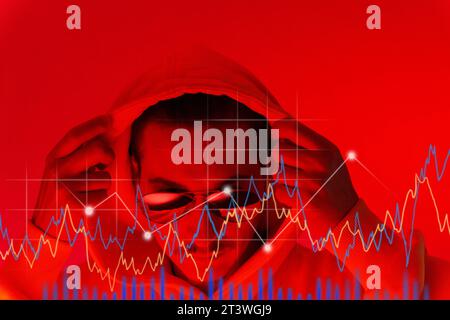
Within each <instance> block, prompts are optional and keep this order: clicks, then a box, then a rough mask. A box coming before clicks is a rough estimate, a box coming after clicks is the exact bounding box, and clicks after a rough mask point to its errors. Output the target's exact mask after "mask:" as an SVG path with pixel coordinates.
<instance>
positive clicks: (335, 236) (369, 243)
mask: <svg viewBox="0 0 450 320" xmlns="http://www.w3.org/2000/svg"><path fill="white" fill-rule="evenodd" d="M449 157H450V150H448V151H447V154H446V156H445V158H444V160H443V161H442V162H441V163H439V161H438V157H437V152H436V147H435V146H430V147H429V149H428V154H427V157H426V160H425V162H424V165H423V167H422V168H421V169H420V171H419V174H416V175H415V182H414V187H412V188H411V189H409V190H408V191H407V193H406V195H405V198H404V200H403V202H401V203H397V204H396V207H395V208H396V209H395V212H393V213H391V212H390V211H389V210H387V211H386V213H385V216H384V219H383V220H382V222H380V223H379V224H378V225H377V226H376V228H375V229H374V230H372V231H371V232H370V233H369V234H365V233H364V232H363V231H362V227H361V224H360V218H359V214H358V213H356V215H355V218H354V221H349V220H347V221H345V223H344V224H343V225H342V227H341V228H340V229H339V230H331V228H330V229H329V230H328V232H327V233H326V234H325V235H323V236H322V237H319V238H314V237H313V236H312V233H311V231H310V227H309V226H308V221H307V216H306V213H305V212H306V211H305V208H306V207H307V205H308V204H309V203H310V201H311V200H312V198H313V197H314V196H315V195H316V194H317V193H318V192H320V190H321V189H319V190H318V192H317V193H316V194H314V195H313V196H312V197H311V198H310V199H308V200H307V201H303V199H302V195H301V190H300V188H299V187H298V184H296V185H295V187H293V188H290V187H289V186H288V185H287V184H286V183H285V180H284V179H286V175H285V172H284V164H283V161H281V165H280V170H279V172H278V174H277V176H276V178H275V179H274V181H273V182H271V183H270V184H269V185H268V186H267V189H266V190H264V191H263V192H261V191H260V190H257V188H256V184H255V183H250V187H249V190H248V193H247V196H248V194H249V193H250V191H251V189H253V190H254V191H256V192H257V194H258V197H259V200H260V204H259V205H258V206H257V207H256V208H252V209H251V210H248V209H247V208H246V206H245V202H244V205H243V206H239V205H238V203H237V201H236V200H235V199H233V197H231V200H230V204H229V209H228V214H227V216H226V218H225V219H224V221H223V223H222V225H221V226H220V228H217V229H216V228H215V227H214V225H213V231H214V235H215V239H216V240H215V241H214V242H215V245H214V248H215V249H214V251H213V253H212V255H211V257H210V259H209V263H208V265H207V267H206V268H203V269H202V268H200V267H199V266H198V264H197V262H196V260H195V257H194V255H193V254H192V253H191V252H190V249H191V247H192V246H193V244H194V243H195V241H196V239H198V228H197V230H195V231H196V232H194V234H193V237H192V240H191V241H190V242H185V241H183V240H181V238H180V236H179V234H178V231H177V226H176V220H177V219H179V218H180V217H181V216H182V215H185V214H188V213H189V212H188V211H187V212H184V213H183V214H182V215H178V216H177V217H174V219H173V221H171V222H169V223H166V224H165V225H163V226H160V227H157V226H156V225H154V224H152V222H151V220H150V218H149V215H148V213H147V212H146V210H145V206H143V208H144V216H145V218H146V221H147V226H148V227H147V226H144V225H142V224H141V223H140V222H139V221H138V219H137V216H138V214H139V211H138V208H139V207H140V206H139V202H142V201H143V197H142V193H141V191H140V189H139V188H138V189H137V190H136V195H135V203H134V207H135V208H134V209H130V208H129V207H128V206H127V204H126V203H125V201H124V200H123V199H122V198H121V196H120V194H118V193H113V194H111V195H110V196H108V197H107V198H105V199H104V200H103V201H101V202H99V203H98V204H96V205H95V206H94V207H93V208H98V207H99V206H101V205H102V204H103V203H104V202H105V201H107V200H109V199H116V200H118V201H119V202H120V203H121V204H122V205H123V206H124V207H125V208H126V210H127V211H128V213H129V214H130V215H131V216H132V217H133V221H134V224H133V225H131V226H127V228H126V231H125V233H124V235H123V237H118V236H114V235H112V234H110V235H108V236H106V237H105V236H104V235H103V230H102V223H101V219H100V218H98V219H97V220H96V224H95V228H94V231H93V232H92V231H91V230H89V229H88V228H87V226H86V224H85V221H84V220H83V219H81V220H80V221H78V222H76V221H74V218H73V216H72V214H71V208H70V207H69V206H68V205H66V206H65V207H64V208H61V209H60V214H59V217H58V218H56V217H52V218H51V219H50V222H49V224H48V227H47V228H46V230H44V232H43V233H42V234H41V235H40V237H39V239H38V241H37V244H35V243H33V241H32V240H31V239H30V237H29V235H28V234H25V236H24V237H23V239H22V241H20V242H18V241H16V240H15V239H12V238H11V237H10V235H9V232H8V228H7V227H6V226H5V225H4V224H3V220H2V218H1V216H0V234H1V240H2V241H3V242H5V244H6V245H5V247H6V250H3V251H0V258H1V260H2V261H5V260H6V259H8V258H12V259H14V260H16V261H17V260H19V259H24V260H25V261H26V262H27V264H28V266H29V267H30V268H31V269H32V268H33V266H34V265H35V263H36V262H37V261H38V259H39V257H40V254H41V251H42V250H48V251H49V252H50V254H51V256H52V257H56V256H57V254H58V246H59V243H60V241H62V240H61V239H62V236H63V234H64V235H66V236H67V239H68V243H69V245H71V246H74V245H75V243H76V242H77V240H78V238H81V240H82V241H83V242H84V243H85V250H86V251H85V255H86V262H87V265H88V268H89V270H90V271H91V272H93V273H96V274H98V276H99V277H100V279H102V280H107V281H108V284H109V287H110V289H111V290H113V289H114V287H115V284H116V282H117V277H118V275H119V274H120V270H121V269H123V270H128V271H132V273H134V274H135V275H142V274H143V273H144V272H145V271H146V270H147V269H151V270H153V271H155V270H156V269H157V268H158V267H161V266H162V265H163V262H164V259H165V258H166V257H167V256H173V254H174V252H175V250H178V252H179V253H180V254H179V256H180V259H182V260H183V261H184V260H187V261H188V262H190V263H192V264H193V265H194V267H195V269H196V273H197V277H198V279H199V280H200V281H204V280H206V278H207V275H208V272H209V270H210V269H211V268H212V266H213V262H214V259H215V258H216V257H217V256H218V254H219V252H220V243H221V241H222V240H224V238H225V236H226V228H227V225H228V223H229V221H230V220H232V219H233V220H235V221H236V222H237V224H238V226H241V225H242V223H245V222H248V223H250V225H251V226H252V228H253V229H254V231H256V235H257V236H258V238H259V240H260V241H261V242H262V244H263V249H265V250H266V249H267V245H269V246H272V245H273V244H274V243H275V242H276V241H279V240H280V234H281V233H282V232H284V230H285V229H286V228H287V225H295V226H297V227H298V229H299V230H300V231H301V232H305V234H306V235H307V239H308V240H309V243H310V245H311V249H312V250H313V252H319V251H322V250H324V248H325V247H326V245H327V244H330V245H331V247H332V249H333V250H334V253H335V257H336V263H337V266H338V268H339V270H341V271H342V270H344V268H345V263H346V260H347V259H348V258H349V257H350V253H351V251H352V250H353V248H354V247H355V246H356V244H357V243H358V242H359V243H361V245H362V247H363V249H364V251H365V252H367V251H369V250H371V249H375V250H377V251H378V250H379V249H380V247H381V243H382V241H383V237H384V238H386V241H388V243H392V242H393V240H394V236H395V235H396V234H397V235H400V237H401V239H402V241H403V246H404V249H405V253H406V261H405V264H406V266H407V265H408V263H409V259H410V252H411V241H412V236H413V233H414V228H411V230H410V231H409V232H405V230H404V228H403V226H404V224H405V221H406V219H407V218H408V217H409V219H410V222H411V225H412V226H414V222H415V218H416V206H417V203H418V200H419V194H420V193H421V192H428V194H429V195H430V197H431V199H432V202H433V206H434V210H435V212H434V213H435V218H436V221H437V223H438V227H439V232H441V233H444V232H447V233H448V234H449V235H450V222H449V217H448V214H447V213H444V214H443V213H442V212H440V210H439V208H438V205H437V201H436V198H435V196H434V192H433V188H432V186H431V183H430V180H429V177H428V171H429V167H430V165H432V166H433V167H434V170H435V171H434V175H435V177H436V179H437V181H438V182H440V181H441V180H442V178H443V177H444V173H445V170H446V166H447V163H448V159H449ZM348 160H349V158H347V159H346V160H345V161H344V163H343V164H341V165H340V166H339V167H338V168H337V169H336V171H334V172H333V174H332V175H331V176H330V177H329V178H328V179H327V180H326V181H325V183H324V185H325V184H326V183H327V182H328V181H329V180H330V179H332V177H333V175H334V174H335V173H336V172H337V171H338V170H339V169H340V168H341V167H342V166H343V165H344V164H345V163H346V162H347V161H348ZM356 162H357V163H360V164H361V165H362V166H363V167H364V169H365V170H369V169H368V168H367V167H366V166H365V165H364V164H363V163H362V162H360V160H357V161H356ZM277 183H284V185H285V186H286V189H287V191H288V193H289V195H290V196H291V197H297V198H298V200H299V203H300V204H301V208H300V210H298V211H294V212H291V209H290V208H283V207H279V204H278V202H277V200H276V198H275V193H274V185H275V184H277ZM322 186H323V185H322ZM422 189H423V190H424V191H421V190H422ZM269 202H270V203H271V204H272V205H273V208H274V212H275V213H276V217H277V218H278V219H282V220H283V219H284V220H286V221H287V223H286V224H285V225H286V227H285V228H283V229H281V231H279V232H278V233H277V234H276V236H275V237H273V238H272V239H263V237H261V235H259V233H258V232H257V230H256V229H255V228H254V226H253V225H252V223H251V221H252V219H253V218H254V217H255V216H257V215H260V214H263V213H264V212H265V209H266V208H267V206H268V204H269ZM411 203H412V211H411V214H410V215H408V214H407V208H408V206H409V205H410V204H411ZM202 206H203V208H202V210H201V216H200V217H201V219H202V218H203V217H206V218H208V219H211V217H210V212H209V208H208V204H207V203H205V202H203V203H201V204H199V205H197V206H196V207H195V209H199V208H200V207H202ZM191 210H192V209H191ZM52 227H57V228H59V229H58V233H57V236H56V238H55V239H52V238H51V237H50V236H49V230H50V229H51V228H52ZM163 230H165V232H162V231H163ZM141 231H144V232H147V231H148V232H151V234H152V236H153V235H154V236H157V237H160V238H161V239H163V240H165V245H164V247H163V248H161V251H160V252H159V253H158V255H157V257H156V258H154V259H152V258H150V257H148V256H147V257H146V258H145V261H144V262H143V263H142V266H141V267H138V266H137V264H136V262H135V259H134V258H133V257H132V258H130V259H127V258H126V257H125V255H124V253H123V252H122V253H121V254H120V256H119V258H118V260H117V262H116V263H115V267H114V268H108V269H107V270H102V268H100V266H99V265H98V264H97V262H96V261H95V260H93V259H92V258H91V255H90V246H91V245H92V243H93V242H94V241H98V240H99V241H100V242H101V244H102V246H103V248H104V250H108V249H109V248H110V247H111V246H117V248H119V249H120V250H124V248H125V244H126V242H127V240H128V239H129V237H130V235H133V234H135V233H136V232H141ZM347 235H350V237H351V239H352V241H351V243H350V245H348V247H347V248H345V256H344V257H339V256H338V252H337V248H339V247H340V246H341V242H342V239H343V238H345V237H346V236H347ZM377 236H378V240H377ZM266 251H268V253H269V254H270V250H266ZM184 263H187V262H186V261H184Z"/></svg>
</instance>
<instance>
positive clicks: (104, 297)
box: [102, 292, 108, 300]
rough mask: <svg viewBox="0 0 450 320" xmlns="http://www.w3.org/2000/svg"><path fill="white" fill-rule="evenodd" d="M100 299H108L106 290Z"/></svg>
mask: <svg viewBox="0 0 450 320" xmlns="http://www.w3.org/2000/svg"><path fill="white" fill-rule="evenodd" d="M102 300H108V294H107V293H106V292H103V294H102Z"/></svg>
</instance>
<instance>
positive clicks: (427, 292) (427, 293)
mask: <svg viewBox="0 0 450 320" xmlns="http://www.w3.org/2000/svg"><path fill="white" fill-rule="evenodd" d="M423 299H424V300H430V288H429V287H428V285H427V284H426V285H425V287H424V288H423Z"/></svg>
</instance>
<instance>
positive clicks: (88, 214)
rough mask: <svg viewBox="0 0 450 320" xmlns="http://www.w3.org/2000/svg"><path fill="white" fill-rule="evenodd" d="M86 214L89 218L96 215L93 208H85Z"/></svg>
mask: <svg viewBox="0 0 450 320" xmlns="http://www.w3.org/2000/svg"><path fill="white" fill-rule="evenodd" d="M84 214H85V215H86V216H88V217H90V216H92V215H93V214H94V208H93V207H91V206H86V207H84Z"/></svg>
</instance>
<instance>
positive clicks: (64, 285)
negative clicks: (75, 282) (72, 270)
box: [62, 274, 69, 300]
mask: <svg viewBox="0 0 450 320" xmlns="http://www.w3.org/2000/svg"><path fill="white" fill-rule="evenodd" d="M62 291H63V299H64V300H67V299H68V298H69V292H68V291H67V274H66V275H64V280H63V287H62Z"/></svg>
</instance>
